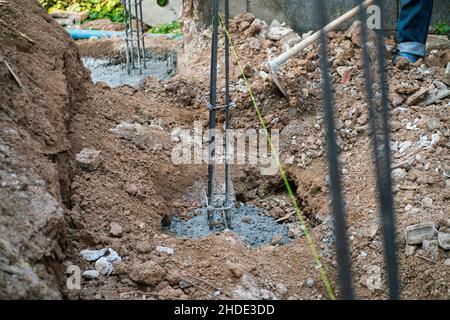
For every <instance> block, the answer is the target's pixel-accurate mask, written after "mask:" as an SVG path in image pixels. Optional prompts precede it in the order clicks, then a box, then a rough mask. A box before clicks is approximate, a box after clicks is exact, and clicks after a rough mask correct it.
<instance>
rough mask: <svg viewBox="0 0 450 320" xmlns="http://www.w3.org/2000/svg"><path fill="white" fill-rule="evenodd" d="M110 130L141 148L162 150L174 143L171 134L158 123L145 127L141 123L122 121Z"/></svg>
mask: <svg viewBox="0 0 450 320" xmlns="http://www.w3.org/2000/svg"><path fill="white" fill-rule="evenodd" d="M109 131H110V132H112V133H114V134H116V135H117V136H118V137H119V138H122V139H126V140H129V141H131V142H132V143H134V144H135V145H136V146H137V147H138V148H140V149H150V150H152V151H160V150H162V149H169V148H170V146H171V145H172V138H171V135H170V134H169V133H168V132H165V131H164V129H163V128H162V127H160V126H157V125H150V126H148V127H146V128H144V127H143V126H142V125H141V124H139V123H127V122H121V123H120V124H119V125H118V126H117V127H115V128H114V129H110V130H109Z"/></svg>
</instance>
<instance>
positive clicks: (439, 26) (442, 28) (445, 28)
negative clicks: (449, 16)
mask: <svg viewBox="0 0 450 320" xmlns="http://www.w3.org/2000/svg"><path fill="white" fill-rule="evenodd" d="M434 29H435V30H436V33H437V34H442V35H447V34H449V33H450V25H449V24H448V23H447V22H442V21H440V22H438V23H436V25H435V26H434Z"/></svg>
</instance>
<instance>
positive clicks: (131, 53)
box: [127, 0, 135, 69]
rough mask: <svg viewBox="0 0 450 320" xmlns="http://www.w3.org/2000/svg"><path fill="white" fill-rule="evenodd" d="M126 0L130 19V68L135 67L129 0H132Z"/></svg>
mask: <svg viewBox="0 0 450 320" xmlns="http://www.w3.org/2000/svg"><path fill="white" fill-rule="evenodd" d="M127 1H128V16H129V21H130V32H129V33H130V37H131V38H130V40H131V52H130V56H131V69H134V68H135V64H134V45H133V42H134V41H133V39H134V36H133V18H132V15H131V12H132V11H131V1H133V0H127Z"/></svg>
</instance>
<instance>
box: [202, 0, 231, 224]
mask: <svg viewBox="0 0 450 320" xmlns="http://www.w3.org/2000/svg"><path fill="white" fill-rule="evenodd" d="M212 9H213V21H212V37H211V39H212V43H211V75H210V91H209V103H207V105H208V109H209V126H208V127H209V150H208V151H209V152H208V190H207V198H206V207H207V208H206V211H207V218H208V224H209V228H210V229H213V228H214V214H215V212H218V211H220V212H222V213H223V220H224V223H225V227H226V228H228V229H229V228H231V212H232V208H233V199H232V198H233V197H232V194H233V190H232V189H233V187H232V181H231V155H230V139H229V136H228V134H229V130H230V109H231V108H232V107H233V102H232V101H231V97H230V42H229V40H228V38H227V37H226V34H225V96H224V103H225V105H218V96H217V64H218V59H217V54H218V41H219V10H220V6H219V0H214V1H213V8H212ZM228 25H229V0H225V32H226V30H228ZM217 110H224V111H225V134H224V136H223V141H222V143H223V147H224V150H225V155H224V157H223V158H224V160H225V195H224V198H225V199H224V203H216V201H215V199H216V198H219V197H218V194H217V190H216V188H215V183H216V181H215V178H216V168H215V167H216V163H217V160H219V157H216V125H217V119H216V117H217Z"/></svg>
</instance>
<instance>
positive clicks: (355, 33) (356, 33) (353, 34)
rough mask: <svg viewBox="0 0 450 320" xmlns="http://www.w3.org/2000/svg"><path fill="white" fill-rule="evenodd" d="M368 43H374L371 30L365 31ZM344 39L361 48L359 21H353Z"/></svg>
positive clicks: (373, 33)
mask: <svg viewBox="0 0 450 320" xmlns="http://www.w3.org/2000/svg"><path fill="white" fill-rule="evenodd" d="M366 30H367V40H368V42H374V40H375V39H376V34H375V32H374V31H373V30H370V29H367V28H366ZM345 37H347V38H349V39H351V41H352V43H353V44H354V45H356V46H358V47H362V41H361V21H359V20H355V21H354V22H353V23H352V25H351V26H350V27H349V28H348V29H347V31H346V32H345Z"/></svg>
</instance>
